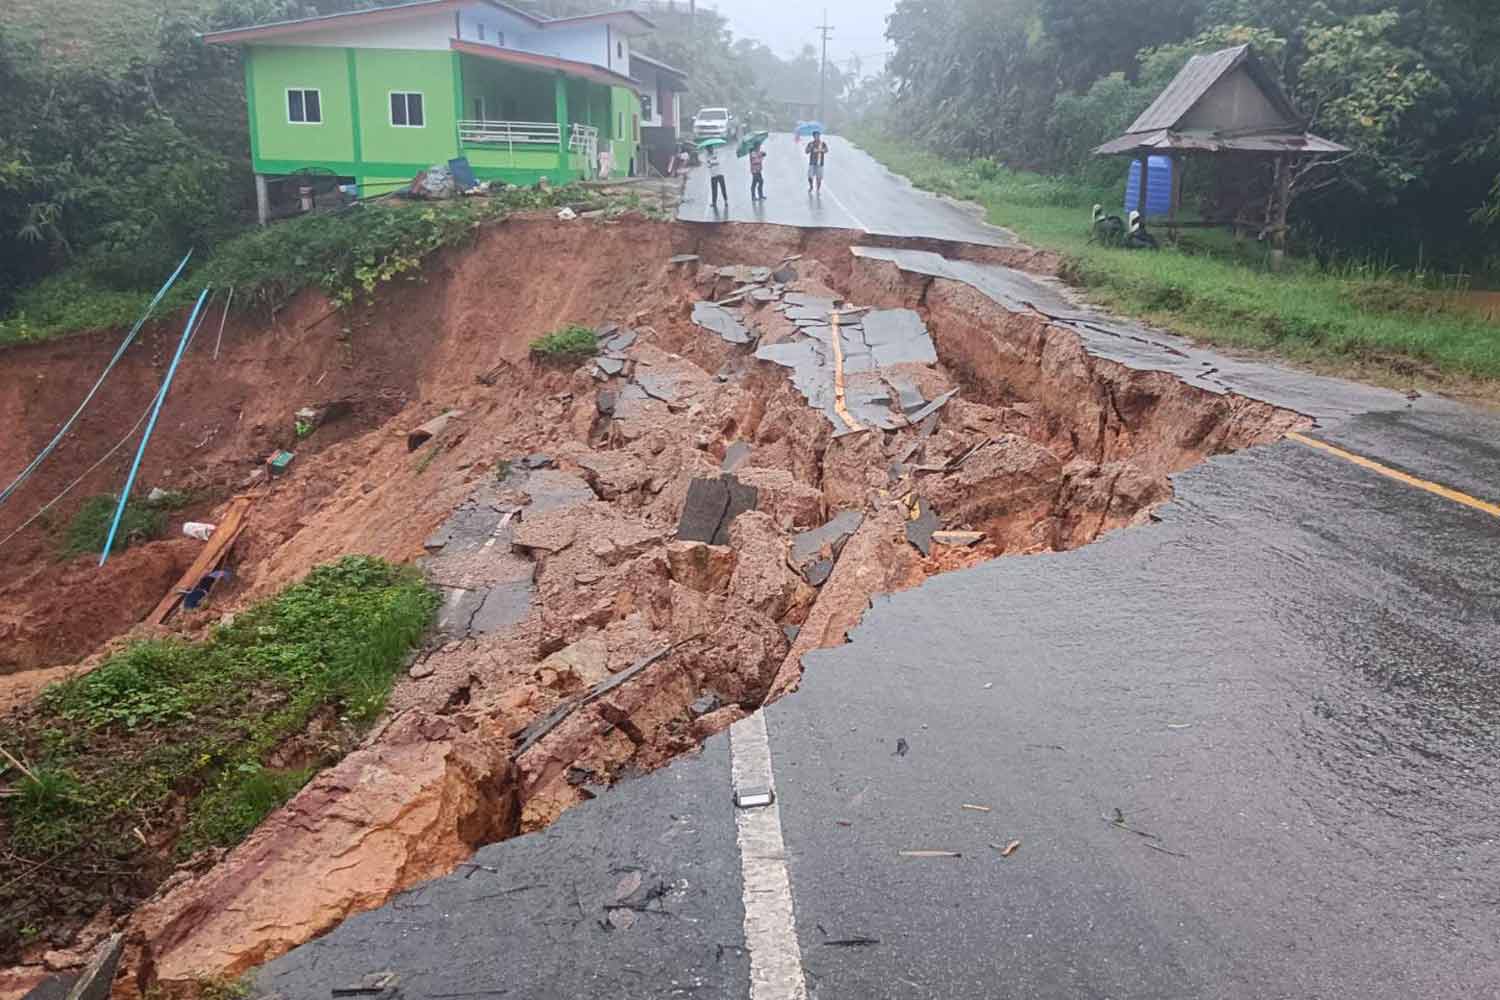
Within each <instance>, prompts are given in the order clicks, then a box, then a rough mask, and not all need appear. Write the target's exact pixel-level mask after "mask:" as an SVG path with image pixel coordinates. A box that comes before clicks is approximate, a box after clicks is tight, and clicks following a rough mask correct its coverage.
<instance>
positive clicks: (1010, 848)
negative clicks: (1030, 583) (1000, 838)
mask: <svg viewBox="0 0 1500 1000" xmlns="http://www.w3.org/2000/svg"><path fill="white" fill-rule="evenodd" d="M990 846H991V847H993V848H994V849H995V850H997V851H999V852H1000V856H1001V857H1002V858H1008V857H1010V856H1011V855H1012V854H1014V853H1016V852H1017V851H1019V850H1020V849H1021V842H1020V841H1019V840H1012V841H1011V842H1010V843H1008V844H1006V845H1005V846H1004V847H1002V846H1000V845H999V844H991V845H990Z"/></svg>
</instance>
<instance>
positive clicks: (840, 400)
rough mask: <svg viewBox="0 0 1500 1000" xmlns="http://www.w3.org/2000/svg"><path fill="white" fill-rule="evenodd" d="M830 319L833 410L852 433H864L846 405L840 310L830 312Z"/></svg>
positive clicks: (835, 309)
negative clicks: (831, 331) (831, 332)
mask: <svg viewBox="0 0 1500 1000" xmlns="http://www.w3.org/2000/svg"><path fill="white" fill-rule="evenodd" d="M828 316H829V319H830V320H832V322H833V327H832V329H833V409H834V411H835V412H837V413H838V415H839V417H840V418H841V419H842V420H843V421H844V423H846V424H848V425H849V429H850V430H851V431H862V430H864V427H863V426H861V425H860V422H859V421H858V420H855V419H854V414H852V413H850V412H849V408H848V407H847V406H846V405H844V344H843V338H842V337H841V336H840V334H839V311H838V308H837V307H835V308H834V309H832V310H830V311H829V313H828Z"/></svg>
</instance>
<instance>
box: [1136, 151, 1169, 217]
mask: <svg viewBox="0 0 1500 1000" xmlns="http://www.w3.org/2000/svg"><path fill="white" fill-rule="evenodd" d="M1140 190H1141V161H1140V160H1131V161H1130V176H1129V178H1127V179H1126V181H1125V212H1126V215H1127V217H1128V215H1129V213H1131V212H1134V211H1135V210H1136V206H1137V205H1139V204H1140V201H1139V198H1140ZM1171 212H1172V158H1171V157H1170V156H1153V157H1151V172H1150V175H1149V176H1148V177H1147V179H1146V218H1148V219H1149V218H1151V217H1152V216H1162V217H1164V216H1167V215H1170V214H1171Z"/></svg>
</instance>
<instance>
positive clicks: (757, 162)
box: [750, 146, 766, 201]
mask: <svg viewBox="0 0 1500 1000" xmlns="http://www.w3.org/2000/svg"><path fill="white" fill-rule="evenodd" d="M765 163H766V151H765V150H764V149H762V148H760V147H759V146H756V147H755V148H754V149H752V150H750V200H751V201H765V200H766V175H765V172H764V171H765Z"/></svg>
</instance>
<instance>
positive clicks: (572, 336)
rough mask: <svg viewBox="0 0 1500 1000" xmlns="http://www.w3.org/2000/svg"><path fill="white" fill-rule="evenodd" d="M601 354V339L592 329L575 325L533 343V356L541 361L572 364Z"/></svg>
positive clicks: (555, 331) (539, 338)
mask: <svg viewBox="0 0 1500 1000" xmlns="http://www.w3.org/2000/svg"><path fill="white" fill-rule="evenodd" d="M598 353H599V338H598V337H597V336H595V334H594V331H593V330H592V329H591V328H590V327H586V326H579V325H577V324H573V325H571V326H565V327H563V328H562V329H561V330H553V331H552V332H551V333H549V334H546V335H545V336H541V337H538V338H537V339H535V340H533V341H532V342H531V354H532V356H533V357H535V358H537V359H538V360H541V361H551V362H559V363H561V362H572V361H581V360H583V359H584V358H591V357H593V356H594V355H595V354H598Z"/></svg>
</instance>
